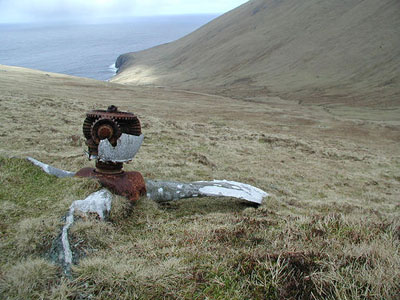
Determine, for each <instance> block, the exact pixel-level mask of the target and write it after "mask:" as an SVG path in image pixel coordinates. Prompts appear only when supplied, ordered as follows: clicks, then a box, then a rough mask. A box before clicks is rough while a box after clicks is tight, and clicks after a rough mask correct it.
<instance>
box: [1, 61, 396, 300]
mask: <svg viewBox="0 0 400 300" xmlns="http://www.w3.org/2000/svg"><path fill="white" fill-rule="evenodd" d="M109 104H115V105H119V106H120V107H121V108H122V109H126V110H129V111H133V112H135V113H137V114H138V115H139V117H140V119H141V121H142V125H143V132H144V134H145V141H144V145H143V147H142V148H141V150H140V152H139V154H138V155H137V157H136V158H135V159H134V161H133V162H132V163H130V164H129V165H127V167H126V168H127V169H130V170H138V171H141V172H142V173H143V175H144V176H145V177H147V178H157V179H171V180H181V181H192V180H207V179H214V178H215V179H230V180H237V181H243V182H246V183H249V184H253V185H255V186H257V187H260V188H262V189H264V190H265V191H267V192H268V193H270V194H271V196H270V197H269V198H268V199H266V200H265V202H264V204H263V205H262V206H261V207H259V208H258V209H255V208H251V207H246V206H245V205H243V204H242V203H241V202H240V201H237V200H233V199H229V198H228V199H219V198H204V199H196V200H190V199H187V200H182V201H178V202H175V203H170V204H166V205H157V204H156V203H154V202H152V201H150V200H148V199H145V198H143V199H140V201H139V202H138V203H137V204H136V205H135V206H134V207H133V208H131V207H130V205H129V203H128V202H127V200H125V199H124V198H121V197H118V198H117V199H116V201H115V203H114V206H113V211H112V213H111V219H110V221H109V222H107V223H102V222H99V221H98V220H96V219H91V218H88V219H82V220H79V221H78V222H77V223H76V225H74V227H73V228H71V239H72V242H71V244H72V245H73V248H74V250H75V251H78V252H79V253H80V255H81V259H80V261H79V263H78V264H77V265H76V266H75V267H74V268H73V279H72V280H70V281H69V280H66V279H63V278H61V276H60V273H59V270H58V269H57V268H56V267H55V266H53V265H52V264H50V263H49V262H48V261H47V260H43V258H46V254H47V253H48V251H49V247H50V243H51V241H52V239H53V238H54V236H56V235H57V234H58V232H59V231H58V230H59V225H60V222H61V217H62V216H63V214H64V213H65V212H66V211H67V209H68V206H69V205H70V203H71V202H72V201H73V200H74V199H82V198H83V197H84V196H85V195H88V194H89V193H90V192H92V191H93V190H95V189H96V188H98V186H97V185H96V184H95V183H93V182H87V181H85V180H83V181H82V180H76V179H56V178H52V177H49V176H47V175H45V174H42V172H41V171H40V170H37V169H36V168H34V167H32V166H30V165H29V164H28V163H25V162H23V161H20V160H15V159H4V158H3V159H2V161H1V163H0V168H1V169H0V170H1V171H0V180H1V189H0V199H1V200H0V205H1V211H0V212H1V216H2V221H1V222H0V229H1V239H0V242H1V243H0V246H1V248H0V251H1V267H0V292H1V293H0V294H1V295H4V298H10V299H18V298H19V299H21V298H24V299H29V298H31V299H34V298H49V299H86V298H91V299H111V298H114V299H115V298H119V299H164V298H165V299H396V297H397V296H398V294H399V291H400V286H399V282H400V280H399V276H400V272H399V268H398V266H399V264H400V256H399V244H400V219H399V215H400V206H399V203H398V195H399V194H400V193H399V190H400V180H399V178H400V173H399V170H400V148H399V147H398V146H399V144H398V141H399V131H398V128H399V125H400V123H399V119H398V115H396V114H394V113H392V112H385V111H379V110H378V109H374V110H371V109H367V108H365V109H362V108H357V109H356V110H354V111H353V108H347V109H346V108H345V107H339V106H332V107H331V108H330V109H329V110H326V109H324V108H323V107H318V106H302V105H299V104H298V103H294V102H289V101H283V100H280V99H278V98H265V99H262V101H260V102H259V103H256V102H248V101H240V100H233V99H230V98H222V97H219V96H212V95H204V94H203V95H199V94H195V93H190V92H184V91H174V90H169V89H165V88H162V89H161V88H160V89H157V88H144V87H141V88H134V87H126V86H121V85H117V84H111V83H104V82H96V81H93V80H86V79H78V78H73V77H65V76H59V75H54V74H49V75H48V76H46V75H45V74H44V73H41V72H33V71H26V70H19V69H15V68H8V67H1V68H0V108H1V110H2V111H3V113H2V114H1V115H0V122H1V124H2V125H3V126H4V128H5V130H3V133H2V134H1V135H0V143H1V147H0V155H1V156H2V157H11V156H14V157H20V158H23V157H25V156H27V155H29V156H33V157H35V158H37V159H40V160H42V161H45V162H47V163H51V164H53V165H55V166H56V167H61V168H64V169H68V170H78V169H79V168H81V167H84V166H89V165H91V164H92V163H91V162H88V161H87V160H86V159H85V157H84V156H83V155H82V150H83V149H84V145H83V139H82V138H81V137H82V133H81V126H82V122H83V119H84V112H85V111H87V110H89V109H91V108H95V107H96V108H105V107H106V106H107V105H109ZM377 110H378V111H379V113H378V114H376V112H377ZM335 112H337V113H336V114H335ZM343 112H345V113H343ZM378 116H381V117H378ZM39 187H40V188H39ZM35 233H37V234H36V235H35ZM14 245H17V246H18V247H16V246H14ZM15 249H17V250H15ZM24 268H26V269H27V270H33V271H32V272H30V273H25V272H23V271H22V270H24ZM39 275H40V276H39Z"/></svg>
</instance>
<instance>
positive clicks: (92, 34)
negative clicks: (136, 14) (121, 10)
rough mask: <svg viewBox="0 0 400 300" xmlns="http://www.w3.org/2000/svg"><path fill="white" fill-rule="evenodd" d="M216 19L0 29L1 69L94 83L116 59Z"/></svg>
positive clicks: (110, 69)
mask: <svg viewBox="0 0 400 300" xmlns="http://www.w3.org/2000/svg"><path fill="white" fill-rule="evenodd" d="M216 17H217V15H180V16H157V17H140V18H134V19H128V20H124V21H119V22H109V23H108V22H107V23H96V24H83V23H32V24H0V64H2V65H11V66H19V67H26V68H31V69H37V70H42V71H46V72H55V73H62V74H68V75H73V76H79V77H88V78H94V79H98V80H109V79H110V78H111V77H112V76H114V75H115V73H116V70H117V69H116V68H115V61H116V59H117V58H118V56H119V55H120V54H123V53H127V52H135V51H140V50H144V49H147V48H151V47H153V46H157V45H160V44H164V43H168V42H171V41H174V40H177V39H179V38H181V37H183V36H185V35H187V34H189V33H191V32H193V31H194V30H196V29H198V28H199V27H201V26H202V25H204V24H206V23H208V22H209V21H211V20H212V19H214V18H216Z"/></svg>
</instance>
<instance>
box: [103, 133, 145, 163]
mask: <svg viewBox="0 0 400 300" xmlns="http://www.w3.org/2000/svg"><path fill="white" fill-rule="evenodd" d="M143 138H144V136H143V134H141V135H139V136H135V135H130V134H125V133H123V134H122V135H121V137H120V138H119V139H118V140H117V145H116V146H115V147H113V146H112V145H111V143H110V142H109V141H108V140H107V139H104V140H101V141H100V144H99V148H98V151H99V154H98V157H97V159H99V160H101V161H104V162H107V161H112V162H128V161H131V160H132V159H133V158H134V157H135V155H136V153H137V152H138V151H139V148H140V146H141V145H142V143H143Z"/></svg>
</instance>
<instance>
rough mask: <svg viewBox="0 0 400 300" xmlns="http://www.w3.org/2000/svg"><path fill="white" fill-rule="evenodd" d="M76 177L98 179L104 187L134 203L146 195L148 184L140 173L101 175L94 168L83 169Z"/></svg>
mask: <svg viewBox="0 0 400 300" xmlns="http://www.w3.org/2000/svg"><path fill="white" fill-rule="evenodd" d="M75 176H77V177H89V178H96V179H97V180H98V181H99V182H100V183H101V185H103V186H104V187H106V188H108V189H110V190H111V191H113V192H114V193H115V194H117V195H120V196H124V197H126V198H128V199H129V200H131V201H133V202H135V201H137V200H138V199H139V197H140V196H144V195H146V184H145V182H144V179H143V176H142V174H140V173H139V172H121V173H119V174H106V173H99V172H98V171H96V169H94V168H83V169H81V170H80V171H79V172H77V173H76V175H75Z"/></svg>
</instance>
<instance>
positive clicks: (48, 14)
mask: <svg viewBox="0 0 400 300" xmlns="http://www.w3.org/2000/svg"><path fill="white" fill-rule="evenodd" d="M245 2H247V0H0V23H8V22H30V21H45V20H52V21H56V20H66V19H78V20H84V19H86V20H88V21H91V20H94V21H95V20H97V19H101V18H109V17H114V18H119V17H130V16H152V15H176V14H208V13H210V14H211V13H223V12H226V11H229V10H231V9H233V8H235V7H237V6H239V5H241V4H243V3H245Z"/></svg>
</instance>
